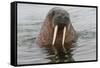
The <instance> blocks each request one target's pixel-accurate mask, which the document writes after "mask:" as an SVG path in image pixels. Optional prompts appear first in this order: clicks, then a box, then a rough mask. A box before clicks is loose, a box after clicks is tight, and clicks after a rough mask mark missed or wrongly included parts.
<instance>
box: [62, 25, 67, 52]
mask: <svg viewBox="0 0 100 68" xmlns="http://www.w3.org/2000/svg"><path fill="white" fill-rule="evenodd" d="M65 33H66V26H64V29H63V38H62V47H63V49H64V52H66V49H65V47H64V42H65Z"/></svg>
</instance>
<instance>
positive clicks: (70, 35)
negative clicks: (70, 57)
mask: <svg viewBox="0 0 100 68" xmlns="http://www.w3.org/2000/svg"><path fill="white" fill-rule="evenodd" d="M54 9H55V8H53V9H51V10H50V11H49V12H48V14H47V16H46V18H45V20H44V23H43V25H42V27H41V30H40V33H39V35H38V36H37V38H36V44H38V45H39V46H40V47H46V48H51V47H52V40H53V32H54V27H53V23H52V18H53V17H52V14H53V13H52V11H53V10H54ZM61 10H62V9H61ZM62 12H63V10H62ZM69 24H70V25H71V27H70V29H69V31H68V30H66V36H65V44H64V46H65V48H66V49H69V48H71V47H73V43H75V42H76V37H77V35H76V31H75V30H74V28H73V26H72V24H71V22H70V23H69ZM62 34H63V30H61V31H58V33H57V38H56V41H55V44H54V46H55V47H56V48H57V49H59V50H60V49H61V48H62Z"/></svg>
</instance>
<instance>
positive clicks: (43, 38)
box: [37, 7, 74, 48]
mask: <svg viewBox="0 0 100 68" xmlns="http://www.w3.org/2000/svg"><path fill="white" fill-rule="evenodd" d="M68 30H69V31H68ZM70 31H71V32H70ZM73 32H74V29H73V27H72V25H71V23H70V17H69V13H68V12H67V11H66V10H64V9H63V8H59V7H54V8H52V9H51V10H50V11H49V12H48V14H47V16H46V18H45V20H44V23H43V25H42V28H41V30H40V34H39V36H38V38H37V43H38V44H39V45H43V46H45V47H51V46H49V45H55V41H56V43H57V47H58V46H63V45H64V42H65V40H66V38H65V37H66V35H67V33H69V35H68V36H69V37H67V41H70V40H72V39H73V36H72V34H73ZM59 43H60V44H59ZM58 48H61V47H58Z"/></svg>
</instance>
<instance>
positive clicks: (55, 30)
mask: <svg viewBox="0 0 100 68" xmlns="http://www.w3.org/2000/svg"><path fill="white" fill-rule="evenodd" d="M57 30H58V26H57V25H56V26H55V28H54V34H53V41H52V45H54V44H55V40H56V35H57Z"/></svg>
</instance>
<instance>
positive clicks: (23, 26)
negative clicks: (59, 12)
mask: <svg viewBox="0 0 100 68" xmlns="http://www.w3.org/2000/svg"><path fill="white" fill-rule="evenodd" d="M24 6H25V5H24ZM27 8H28V9H29V8H32V5H29V6H28V7H25V8H22V5H19V8H18V9H20V10H18V14H19V15H18V17H19V18H18V34H17V35H18V40H17V43H18V48H17V51H18V52H17V53H18V56H17V58H18V64H38V63H58V62H66V63H67V62H73V61H87V60H95V59H96V18H95V17H96V9H95V8H80V7H78V8H72V7H66V8H67V10H68V12H69V13H70V16H71V21H72V24H73V26H74V28H75V30H76V31H77V33H78V35H79V37H78V40H77V42H76V46H75V47H73V48H71V49H70V50H67V53H64V54H61V56H60V57H59V56H58V55H55V54H54V51H53V50H52V49H46V48H40V47H39V46H37V45H36V44H34V40H35V38H36V36H37V35H38V33H39V30H40V27H41V24H42V23H43V20H44V19H38V17H37V18H35V19H32V18H34V17H33V16H34V14H35V12H34V13H28V9H27ZM50 8H52V7H49V9H50ZM21 9H23V10H21ZM26 9H27V11H25V10H26ZM43 10H47V9H46V7H45V9H43ZM43 10H41V12H42V11H43ZM29 11H30V12H33V10H32V9H29ZM23 12H24V13H23ZM21 13H22V14H24V16H23V15H21ZM37 13H38V11H37ZM46 13H47V12H46ZM46 13H44V15H46ZM25 14H26V15H25ZM32 14H33V15H32ZM44 17H45V16H44ZM40 18H41V17H40Z"/></svg>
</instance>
